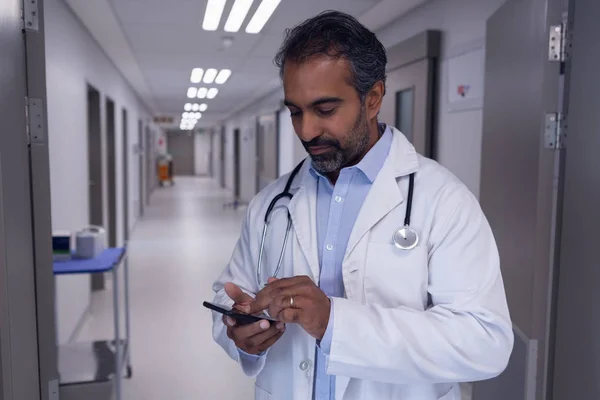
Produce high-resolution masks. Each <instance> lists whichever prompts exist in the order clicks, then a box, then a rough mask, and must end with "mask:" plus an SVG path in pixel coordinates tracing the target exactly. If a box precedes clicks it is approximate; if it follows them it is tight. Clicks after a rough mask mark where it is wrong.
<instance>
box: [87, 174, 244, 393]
mask: <svg viewBox="0 0 600 400" xmlns="http://www.w3.org/2000/svg"><path fill="white" fill-rule="evenodd" d="M230 198H231V196H230V193H229V192H228V191H226V190H223V189H221V188H219V186H218V184H216V183H215V182H214V181H213V180H211V179H210V178H195V177H181V178H178V179H177V184H176V185H175V186H174V187H173V188H167V189H166V190H165V191H163V192H160V193H157V194H156V195H155V196H154V197H153V199H152V202H151V204H150V205H149V207H148V210H147V214H146V218H145V219H144V220H143V221H140V222H139V225H138V226H137V227H136V229H135V233H134V234H133V236H132V238H131V241H130V243H129V252H130V253H129V257H130V262H131V266H132V267H131V281H132V282H134V283H132V285H131V288H130V290H131V293H130V296H131V298H132V303H131V315H132V320H131V329H132V350H131V351H132V357H133V358H134V359H135V371H134V373H135V379H132V380H131V381H128V382H125V385H124V387H123V396H124V397H123V398H126V399H132V400H134V399H136V400H137V399H140V400H141V399H147V400H154V399H156V400H158V399H169V398H172V399H196V398H207V399H208V398H214V399H217V398H218V399H231V400H234V399H240V398H251V396H252V390H253V385H252V382H251V381H250V380H248V381H245V380H244V377H243V374H242V373H241V371H240V370H239V368H236V364H235V363H234V362H233V361H231V360H230V359H228V358H225V357H220V351H219V348H218V346H217V345H216V344H215V343H214V341H213V340H212V335H211V325H212V320H211V318H210V313H209V312H208V311H207V310H205V309H204V308H201V304H202V302H203V301H204V300H205V299H210V298H211V297H212V290H211V285H210V284H208V283H209V282H213V281H214V280H215V279H216V278H217V276H218V275H219V273H220V272H221V270H222V267H223V265H225V264H226V263H227V262H228V261H229V257H230V253H231V249H232V248H233V246H234V245H235V241H236V240H237V236H238V235H239V230H240V224H241V220H242V218H243V211H242V210H239V211H238V212H231V210H226V209H224V208H223V203H225V202H227V201H229V199H230ZM90 314H91V316H90V318H88V319H87V321H86V323H85V325H84V326H82V328H81V331H80V333H79V335H78V338H77V340H80V341H92V340H100V339H102V338H105V337H107V336H108V337H110V334H111V329H112V304H111V297H110V293H109V292H100V293H95V294H94V295H93V296H92V302H91V308H90ZM133 343H135V344H133Z"/></svg>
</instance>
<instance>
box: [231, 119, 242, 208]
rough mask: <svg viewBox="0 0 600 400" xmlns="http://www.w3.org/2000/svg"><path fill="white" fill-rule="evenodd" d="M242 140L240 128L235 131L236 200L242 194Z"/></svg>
mask: <svg viewBox="0 0 600 400" xmlns="http://www.w3.org/2000/svg"><path fill="white" fill-rule="evenodd" d="M241 140H242V138H241V134H240V130H239V128H236V129H235V130H234V131H233V198H234V199H236V200H239V199H240V195H241V189H242V187H241V186H242V185H241V183H242V182H241V179H242V176H241V175H242V171H241V168H240V166H241V159H240V157H241V154H240V144H241V143H240V141H241Z"/></svg>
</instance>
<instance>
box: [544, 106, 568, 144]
mask: <svg viewBox="0 0 600 400" xmlns="http://www.w3.org/2000/svg"><path fill="white" fill-rule="evenodd" d="M566 140H567V116H566V115H564V114H562V113H548V114H546V125H545V129H544V147H545V148H547V149H551V150H560V149H564V148H565V147H566Z"/></svg>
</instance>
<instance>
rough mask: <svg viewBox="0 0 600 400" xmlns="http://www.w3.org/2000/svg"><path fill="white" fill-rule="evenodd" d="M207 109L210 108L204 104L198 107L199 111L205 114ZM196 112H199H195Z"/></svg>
mask: <svg viewBox="0 0 600 400" xmlns="http://www.w3.org/2000/svg"><path fill="white" fill-rule="evenodd" d="M207 108H208V106H207V105H206V104H204V103H203V104H200V107H198V110H200V111H202V112H204V111H206V109H207ZM194 111H197V110H194Z"/></svg>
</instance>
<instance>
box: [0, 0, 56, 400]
mask: <svg viewBox="0 0 600 400" xmlns="http://www.w3.org/2000/svg"><path fill="white" fill-rule="evenodd" d="M21 6H22V2H21V1H20V0H11V1H9V2H5V4H3V7H5V9H4V10H3V12H4V18H3V24H2V26H0V29H3V30H4V31H3V32H2V35H0V36H2V37H3V43H4V44H5V43H9V44H15V43H16V42H17V41H18V43H19V46H22V45H23V44H24V48H23V59H22V61H23V65H22V66H20V68H21V70H22V71H24V73H25V75H26V80H24V85H23V88H22V92H21V93H19V92H13V93H14V95H15V96H14V100H13V99H9V104H12V105H13V106H14V107H15V109H14V112H13V110H12V109H11V108H10V106H9V107H7V108H6V107H3V108H1V109H0V113H2V112H7V113H9V117H8V118H6V119H5V120H4V122H5V123H8V122H9V121H11V117H13V116H14V118H15V121H21V122H20V123H19V126H16V127H15V131H14V132H13V133H14V135H4V137H3V138H0V142H1V143H2V145H0V149H2V148H3V149H5V150H7V151H6V153H3V156H2V159H0V180H1V182H0V243H2V245H1V246H0V247H1V249H0V296H1V297H2V299H3V300H5V299H9V300H10V301H8V302H7V301H0V313H2V317H1V318H0V398H1V399H3V400H19V399H21V398H27V399H28V400H56V399H57V398H58V365H57V361H58V350H57V343H56V320H55V309H54V306H55V279H54V274H53V272H52V263H53V262H52V222H51V205H50V172H49V171H50V167H49V165H50V161H49V160H50V158H49V151H48V129H47V127H48V119H47V97H46V54H45V35H44V32H45V29H44V2H43V0H38V2H37V10H36V11H37V12H36V18H37V20H36V22H37V23H34V24H32V25H28V24H25V28H23V29H22V28H21V24H22V19H21ZM34 20H35V19H34ZM4 33H6V35H4ZM13 34H14V37H11V35H13ZM23 38H24V40H23ZM9 39H15V40H14V41H13V42H10V41H8V40H9ZM7 48H8V46H7ZM9 51H10V50H9ZM25 60H26V62H24V61H25ZM22 61H20V60H19V59H18V57H17V58H14V62H15V64H17V63H18V64H20V63H21V62H22ZM15 64H13V65H15ZM8 93H11V92H10V91H9V92H8ZM26 98H27V99H28V102H29V105H30V110H34V112H30V113H29V118H30V121H31V122H30V126H33V125H32V123H33V121H35V123H36V125H35V127H36V129H31V131H30V132H31V135H30V136H29V141H30V144H29V145H27V137H28V135H27V129H26V127H25V121H26V114H25V104H26V100H25V99H26ZM20 124H22V126H21V125H20ZM9 140H10V141H9ZM3 162H4V163H10V164H9V165H10V166H11V173H10V174H7V175H5V176H3V175H2V170H4V171H6V170H7V169H6V164H5V166H4V167H2V164H1V163H3ZM7 202H8V203H9V204H7ZM15 205H19V206H15ZM4 207H10V210H11V216H10V218H7V217H6V212H4V210H3V209H4ZM7 240H8V241H9V243H8V245H6V241H7ZM7 249H10V250H9V251H7ZM4 311H7V312H8V314H4ZM7 332H11V333H12V334H11V335H10V336H7ZM23 396H25V397H23Z"/></svg>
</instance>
